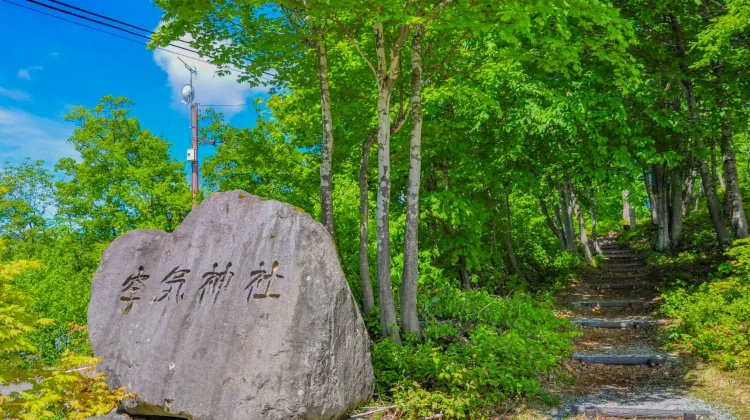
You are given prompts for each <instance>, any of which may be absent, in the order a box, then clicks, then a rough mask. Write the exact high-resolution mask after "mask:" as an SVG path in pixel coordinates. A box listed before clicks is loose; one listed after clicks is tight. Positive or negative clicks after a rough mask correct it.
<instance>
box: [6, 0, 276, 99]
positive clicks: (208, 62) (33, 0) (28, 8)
mask: <svg viewBox="0 0 750 420" xmlns="http://www.w3.org/2000/svg"><path fill="white" fill-rule="evenodd" d="M0 1H2V2H5V3H8V4H12V5H14V6H17V7H21V8H24V9H27V10H30V11H32V12H36V13H39V14H42V15H45V16H50V17H53V18H55V19H60V20H62V21H65V22H69V23H72V24H74V25H78V26H82V27H84V28H88V29H93V30H95V31H97V32H101V33H105V34H107V35H111V36H114V37H117V38H120V39H124V40H126V41H130V42H133V43H136V44H141V45H145V46H148V43H146V42H143V41H138V40H135V39H131V38H128V37H125V36H122V35H118V34H115V33H112V32H109V31H105V30H102V29H99V28H96V27H94V26H91V25H86V24H84V23H81V22H77V21H74V20H71V19H66V18H64V17H62V16H58V15H54V14H52V13H47V12H45V11H42V10H37V9H34V8H31V7H28V6H24V5H22V4H18V3H15V2H13V1H10V0H0ZM26 1H28V2H30V3H35V4H39V5H41V6H44V7H48V8H51V9H54V10H59V11H61V12H63V13H65V14H68V15H72V16H76V17H81V18H82V19H85V20H87V21H91V22H94V23H99V24H102V25H104V26H107V27H111V28H114V29H119V30H122V31H125V32H128V33H130V34H133V35H136V36H138V37H140V38H146V39H148V40H150V39H151V38H150V37H148V36H145V35H141V34H136V33H133V32H132V31H128V30H127V29H123V28H119V27H117V26H114V25H110V24H108V23H106V22H100V21H98V20H96V19H90V18H88V17H85V16H80V15H78V14H76V13H72V12H67V11H65V10H62V9H58V8H56V7H54V6H49V5H45V4H43V3H39V2H38V1H36V0H26ZM49 1H55V3H60V4H65V5H67V4H66V3H63V2H60V1H56V0H49ZM70 7H75V6H70ZM76 9H79V8H76ZM87 13H93V12H87ZM107 19H111V20H112V21H116V22H118V23H119V22H121V21H119V20H116V19H113V18H107ZM122 24H123V25H127V26H130V27H136V28H138V29H140V30H145V29H143V28H140V27H137V26H135V25H130V24H128V23H126V22H122ZM152 33H153V32H152ZM180 42H187V41H180ZM169 46H170V47H175V48H179V49H182V50H186V51H189V52H192V53H193V54H196V55H199V56H203V55H202V54H200V53H199V52H198V51H195V50H191V49H189V48H185V47H181V46H179V45H174V44H169ZM153 48H154V49H157V50H160V51H164V52H168V53H170V54H174V55H177V56H180V57H185V58H190V59H193V60H196V61H200V62H202V63H206V64H210V65H213V66H216V67H218V68H219V69H222V70H229V71H234V72H237V73H239V74H246V72H245V71H243V70H240V69H237V68H235V67H231V66H218V65H216V64H214V63H212V62H210V61H207V60H203V59H201V58H198V57H194V56H191V55H187V54H183V53H179V52H177V51H172V50H168V49H166V48H164V47H153ZM208 58H212V57H211V56H208ZM263 74H264V75H266V76H269V77H275V75H274V74H271V73H269V72H265V71H264V72H263ZM239 105H240V104H238V105H237V106H239ZM242 105H244V104H242Z"/></svg>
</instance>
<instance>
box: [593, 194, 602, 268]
mask: <svg viewBox="0 0 750 420" xmlns="http://www.w3.org/2000/svg"><path fill="white" fill-rule="evenodd" d="M591 239H592V241H593V242H594V252H595V253H597V254H601V253H602V248H601V247H600V246H599V237H598V236H597V232H596V198H594V197H593V195H592V196H591Z"/></svg>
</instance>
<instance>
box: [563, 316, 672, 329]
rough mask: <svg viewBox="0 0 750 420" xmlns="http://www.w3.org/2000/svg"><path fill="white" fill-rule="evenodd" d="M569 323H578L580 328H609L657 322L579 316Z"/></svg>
mask: <svg viewBox="0 0 750 420" xmlns="http://www.w3.org/2000/svg"><path fill="white" fill-rule="evenodd" d="M570 322H571V323H573V324H575V325H578V326H579V327H581V328H609V329H621V328H623V329H624V328H643V327H648V326H650V325H654V324H657V323H658V322H657V321H646V320H634V319H621V320H617V319H611V320H608V319H588V318H579V319H573V320H571V321H570Z"/></svg>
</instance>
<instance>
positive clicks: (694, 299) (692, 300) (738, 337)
mask: <svg viewBox="0 0 750 420" xmlns="http://www.w3.org/2000/svg"><path fill="white" fill-rule="evenodd" d="M727 256H728V257H731V258H732V261H727V262H724V263H722V264H720V265H718V267H717V270H716V271H717V272H716V275H715V276H714V277H713V278H712V279H711V280H709V281H708V282H706V283H703V284H701V285H699V286H696V287H692V288H687V289H685V288H681V287H676V288H674V289H672V290H669V291H667V292H666V293H665V294H664V297H665V302H664V305H662V311H663V312H664V313H665V314H666V315H667V316H669V317H670V318H673V319H674V320H675V322H674V323H673V325H672V326H671V327H670V329H669V336H670V338H671V339H672V341H673V342H674V343H675V344H676V345H678V346H680V347H683V348H685V349H688V350H692V351H693V352H695V353H696V354H698V355H700V356H702V357H705V358H706V359H709V360H712V361H717V362H720V363H721V364H722V366H723V367H724V369H727V370H735V369H736V370H743V371H750V331H749V330H748V328H749V327H750V266H749V265H750V240H748V239H743V240H738V241H735V246H734V248H732V249H731V250H730V251H729V252H727ZM677 286H679V284H678V285H677Z"/></svg>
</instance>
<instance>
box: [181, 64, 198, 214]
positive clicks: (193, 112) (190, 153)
mask: <svg viewBox="0 0 750 420" xmlns="http://www.w3.org/2000/svg"><path fill="white" fill-rule="evenodd" d="M177 59H178V60H180V61H182V59H181V58H179V57H178V58H177ZM182 64H184V65H185V68H186V69H187V70H188V71H189V72H190V83H189V84H187V85H185V86H183V88H182V92H181V94H182V103H183V104H190V131H191V138H190V148H189V149H188V150H187V161H188V162H190V163H191V166H192V171H191V172H192V173H191V175H190V189H191V190H192V192H193V207H195V206H196V205H198V103H196V102H193V100H194V99H195V90H194V89H193V76H197V75H198V71H197V70H196V69H195V67H190V66H188V64H187V63H186V62H184V61H182Z"/></svg>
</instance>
